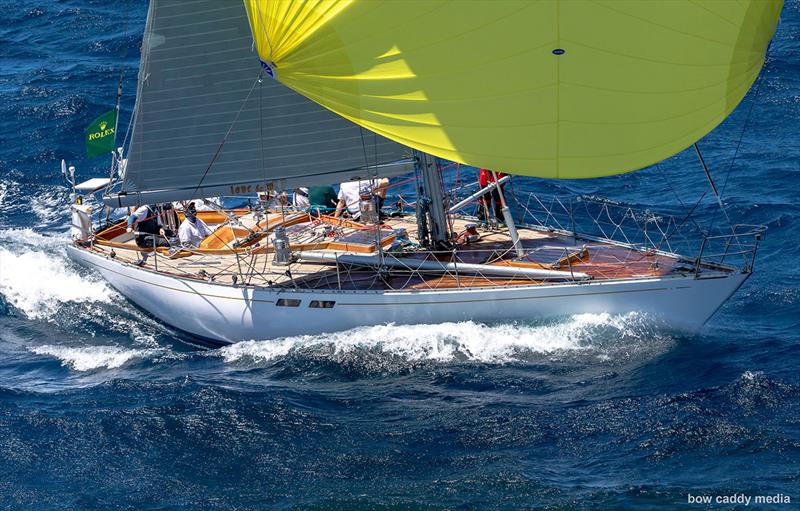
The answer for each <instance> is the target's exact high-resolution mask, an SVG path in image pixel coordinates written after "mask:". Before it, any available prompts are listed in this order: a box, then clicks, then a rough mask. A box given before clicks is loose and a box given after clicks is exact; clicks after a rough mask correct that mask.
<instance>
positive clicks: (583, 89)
mask: <svg viewBox="0 0 800 511" xmlns="http://www.w3.org/2000/svg"><path fill="white" fill-rule="evenodd" d="M781 5H782V2H781V1H779V0H766V1H760V0H743V1H740V2H706V1H701V0H696V1H689V0H686V1H683V0H676V1H673V2H663V3H651V2H647V3H645V2H612V1H599V2H589V1H580V0H570V1H559V0H551V1H542V2H530V3H527V2H502V1H491V2H489V1H486V2H482V1H479V2H445V1H436V0H432V1H425V2H374V1H365V0H349V1H348V0H341V1H330V2H302V1H290V0H282V1H271V0H244V1H242V0H192V1H188V2H187V1H185V0H181V1H177V0H151V2H150V6H149V11H148V16H147V23H146V28H145V32H144V38H143V43H142V58H141V64H140V70H139V77H138V87H137V99H136V104H135V108H134V114H133V120H132V123H131V128H130V132H129V137H128V136H126V138H125V142H124V143H123V144H122V146H123V147H122V148H120V150H115V151H113V154H112V159H113V164H112V171H111V175H110V177H108V178H95V179H91V180H89V181H86V182H82V183H75V181H74V179H72V181H71V182H72V183H73V186H74V192H75V196H76V203H75V204H73V206H72V209H73V227H72V241H71V243H70V244H69V246H68V253H69V256H70V257H71V258H72V259H73V260H75V261H77V262H78V263H79V264H81V265H83V266H85V267H87V268H91V269H92V270H95V271H97V272H99V273H100V274H101V275H102V276H103V277H104V278H105V279H106V280H107V281H108V282H109V283H110V284H111V285H112V286H113V287H114V288H115V289H117V290H118V291H119V292H120V293H121V294H123V295H124V296H125V297H127V298H128V299H129V300H130V301H131V302H133V303H135V304H136V305H138V306H139V307H141V308H142V309H144V310H146V311H147V312H149V313H150V314H152V315H153V316H155V317H157V318H158V319H160V320H161V321H163V322H165V323H167V324H169V325H172V326H174V327H175V328H177V329H180V330H182V331H184V332H187V333H189V334H191V335H193V336H195V337H197V338H199V339H203V340H206V341H208V342H211V343H214V344H225V343H232V342H237V341H242V340H249V339H270V338H278V337H283V336H291V335H299V334H318V333H324V332H334V331H340V330H345V329H349V328H353V327H357V326H363V325H374V324H388V323H394V324H426V323H440V322H456V321H464V320H474V321H516V320H535V319H544V318H552V317H558V316H563V315H569V314H578V313H628V312H641V313H644V314H646V315H647V317H652V318H654V320H656V321H659V322H662V323H664V324H666V325H668V326H669V327H672V328H679V329H684V330H689V331H694V330H697V329H699V328H700V327H701V326H702V325H703V324H704V323H705V322H706V321H707V320H708V319H709V318H710V317H711V316H712V315H713V314H714V312H715V311H716V310H717V309H718V308H719V307H720V306H721V305H722V304H723V303H724V302H725V300H726V299H727V298H728V297H730V296H731V295H732V294H733V293H734V292H735V291H736V290H737V289H738V288H739V287H740V286H741V285H742V283H743V282H744V281H745V280H746V279H747V278H748V276H749V275H750V274H751V272H752V269H753V262H754V260H755V254H756V250H757V247H758V240H759V239H760V235H761V232H762V231H763V228H762V227H759V226H741V225H735V226H731V227H730V229H729V230H728V231H726V232H725V233H723V234H720V235H713V236H712V235H710V234H706V235H705V236H703V237H701V239H700V240H699V246H698V247H695V250H694V251H693V252H691V251H680V250H678V248H677V245H676V243H675V241H676V239H678V238H679V237H680V235H681V234H682V231H683V228H684V227H685V221H679V220H670V219H667V217H663V216H656V215H653V214H651V213H645V214H640V213H636V212H634V211H633V210H631V209H629V208H627V207H625V206H624V205H621V204H617V203H614V202H613V201H593V200H589V199H585V198H584V199H582V200H579V201H574V202H573V201H566V200H563V199H559V198H555V197H550V198H544V197H542V196H537V195H533V194H525V195H522V194H516V193H513V194H512V193H511V192H510V191H509V190H507V189H506V188H505V184H504V183H505V182H507V181H508V180H509V179H511V177H510V176H506V177H501V175H500V174H498V173H497V172H500V171H502V172H503V173H505V174H509V175H513V176H515V177H514V179H523V178H524V176H534V177H541V178H554V179H558V178H561V179H574V178H592V177H600V176H606V175H612V174H618V173H622V172H628V171H633V170H636V169H639V168H642V167H645V166H648V165H651V164H653V163H656V162H658V161H660V160H663V159H665V158H668V157H670V156H671V155H673V154H676V153H678V152H680V151H682V150H683V149H685V148H687V147H690V146H691V145H692V144H694V143H695V142H697V140H698V139H700V138H701V137H703V136H704V135H705V134H706V133H708V132H709V131H710V130H711V129H713V128H714V127H715V126H716V125H718V124H719V123H720V122H721V121H722V120H723V119H724V118H725V117H726V116H727V115H728V114H730V112H731V111H732V110H733V109H734V108H735V107H736V105H737V104H738V103H739V102H740V101H741V100H742V98H743V97H744V96H745V94H746V93H747V91H748V90H749V88H750V87H751V85H752V84H753V82H754V81H755V80H756V78H757V77H758V75H759V73H760V70H761V67H762V65H763V63H764V59H765V54H766V51H767V46H768V43H769V41H770V39H771V37H772V34H773V33H774V30H775V27H776V25H777V21H778V16H779V14H780V10H781ZM448 162H453V163H448ZM62 165H63V164H62ZM462 165H464V166H474V167H480V168H484V169H490V170H488V171H487V172H490V173H491V175H492V178H493V179H492V180H491V181H490V182H489V183H488V184H487V186H484V187H480V186H477V185H476V184H473V183H472V182H471V181H473V179H464V178H462V179H461V181H460V182H461V185H458V186H454V187H453V189H447V186H446V185H448V184H451V185H452V184H454V183H453V181H454V180H453V178H452V172H453V170H452V169H461V168H462V167H461V166H462ZM457 171H459V170H457ZM495 171H497V172H495ZM73 173H74V171H71V172H66V174H67V175H68V177H69V176H71V175H72V174H73ZM402 175H406V176H413V177H410V178H408V179H407V180H412V182H413V188H414V190H415V193H414V194H413V195H414V196H413V197H409V196H405V197H402V198H398V200H397V203H394V201H389V202H392V204H391V206H388V207H386V208H384V211H379V209H380V208H379V207H378V204H379V203H378V201H377V199H376V197H375V196H374V195H372V194H370V193H367V194H365V195H364V196H362V197H360V198H359V201H360V204H359V211H360V212H361V215H360V216H359V218H358V219H352V218H349V219H348V218H342V217H340V216H336V215H334V214H332V213H333V212H332V211H329V210H326V209H325V208H319V207H317V208H314V207H311V208H305V209H300V208H292V207H289V206H287V205H285V204H281V203H276V204H272V205H269V204H266V203H265V201H264V200H262V199H263V198H264V197H270V196H274V195H275V194H279V193H281V192H284V191H290V190H292V189H293V188H297V187H301V186H302V187H306V186H314V185H323V184H330V183H340V182H346V181H367V180H374V179H377V178H395V179H394V183H397V179H396V178H397V176H402ZM709 177H710V176H709ZM456 181H458V178H456ZM465 181H470V183H469V185H468V186H465V185H464V182H465ZM712 184H713V182H712ZM390 186H391V185H390ZM390 195H391V194H390ZM395 195H396V194H395ZM406 195H407V194H406ZM220 196H245V197H251V198H252V199H251V200H250V202H249V203H247V206H246V207H241V208H233V209H231V208H226V207H224V203H220V202H219V201H216V200H210V199H208V198H210V197H220ZM78 197H79V198H78ZM92 197H96V200H97V201H98V202H97V204H95V205H94V206H92V200H91V198H92ZM186 201H202V203H203V204H205V205H207V206H208V207H209V208H210V209H207V210H206V211H200V212H198V217H199V218H200V219H201V220H203V221H204V222H205V223H206V224H208V226H209V227H210V229H211V230H212V231H213V232H212V233H211V235H209V236H207V237H206V238H205V239H203V240H202V242H201V243H200V245H199V246H197V247H193V246H182V245H181V244H180V243H179V242H178V241H177V240H173V239H169V240H167V242H168V243H167V246H155V245H154V246H153V247H148V246H144V247H142V246H139V245H137V243H136V242H135V238H136V235H137V233H136V232H131V230H130V229H128V224H127V222H126V220H125V218H124V216H123V217H122V218H120V219H119V220H118V221H113V218H114V212H115V211H119V210H120V208H122V209H123V211H125V210H124V208H136V207H139V206H141V205H159V204H166V203H176V204H181V203H184V204H185V203H186ZM492 201H497V202H498V210H499V211H500V213H499V218H495V217H494V215H493V214H492V211H491V209H492V208H487V207H486V206H487V204H489V203H491V202H492ZM154 210H155V211H163V210H162V209H160V208H159V207H155V208H154ZM476 210H477V211H478V212H482V215H480V217H479V216H476ZM579 213H583V214H584V216H585V218H583V219H582V218H580V217H579ZM125 214H126V215H127V211H125ZM159 214H161V213H159ZM184 218H185V213H183V212H179V213H178V219H177V221H179V222H180V221H183V220H184ZM587 219H588V220H587ZM163 221H164V222H167V219H166V218H163Z"/></svg>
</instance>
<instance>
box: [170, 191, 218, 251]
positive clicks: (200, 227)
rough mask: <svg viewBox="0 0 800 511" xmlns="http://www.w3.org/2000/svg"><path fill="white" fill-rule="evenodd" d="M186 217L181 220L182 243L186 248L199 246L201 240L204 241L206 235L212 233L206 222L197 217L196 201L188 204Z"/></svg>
mask: <svg viewBox="0 0 800 511" xmlns="http://www.w3.org/2000/svg"><path fill="white" fill-rule="evenodd" d="M184 213H185V214H186V218H185V219H184V220H183V222H181V226H180V228H179V229H178V238H179V239H180V240H181V245H183V246H184V247H186V248H197V247H199V246H200V242H201V241H203V240H204V239H205V238H206V236H209V235H210V234H211V232H212V231H211V229H210V228H209V227H208V226H207V225H206V223H205V222H203V221H202V220H200V219H199V218H197V208H196V207H195V205H194V203H191V202H190V203H189V205H188V206H186V211H185V212H184Z"/></svg>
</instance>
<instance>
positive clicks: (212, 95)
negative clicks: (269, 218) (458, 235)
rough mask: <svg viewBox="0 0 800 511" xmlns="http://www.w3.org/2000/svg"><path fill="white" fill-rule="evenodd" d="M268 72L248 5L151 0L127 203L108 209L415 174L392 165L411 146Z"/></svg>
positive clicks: (122, 199)
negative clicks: (321, 103)
mask: <svg viewBox="0 0 800 511" xmlns="http://www.w3.org/2000/svg"><path fill="white" fill-rule="evenodd" d="M263 74H264V72H263V70H262V68H261V66H260V64H259V59H258V55H257V54H256V53H255V51H254V50H253V40H252V36H251V32H250V27H249V24H248V21H247V14H246V11H245V7H244V5H243V3H242V2H241V0H195V1H192V2H186V1H176V0H153V1H151V3H150V10H149V12H148V19H147V26H146V29H145V34H144V40H143V47H142V62H141V66H140V70H139V85H138V93H137V106H136V110H135V119H134V125H133V132H132V135H131V144H130V149H129V152H128V164H127V170H126V172H125V177H124V183H123V189H122V192H123V193H121V194H119V195H116V194H115V195H113V196H109V197H107V198H106V201H107V202H108V203H111V204H115V205H130V204H136V203H142V202H151V201H152V202H155V201H166V200H178V199H187V198H193V197H204V196H215V195H230V194H238V193H252V192H255V191H259V190H263V189H265V188H266V187H270V186H275V187H285V186H295V185H313V184H323V183H334V182H337V181H344V180H349V179H353V178H357V177H366V176H373V175H375V173H376V172H377V173H378V174H379V175H392V174H393V173H395V174H396V173H402V172H406V171H408V170H410V169H411V167H410V166H408V165H407V164H406V165H391V164H389V163H390V162H395V161H397V160H401V159H403V158H405V157H408V156H409V155H410V151H409V150H408V149H407V148H405V147H403V146H401V145H399V144H397V143H395V142H392V141H389V140H387V139H385V138H383V137H381V136H378V135H375V134H373V133H371V132H369V131H367V130H364V129H363V128H361V127H359V126H357V125H355V124H353V123H351V122H350V121H347V120H345V119H343V118H341V117H339V116H338V115H336V114H334V113H332V112H330V111H328V110H326V109H324V108H322V107H321V106H319V105H317V104H315V103H314V102H312V101H310V100H309V99H306V98H305V97H303V96H301V95H299V94H297V93H295V92H294V91H292V90H290V89H288V88H286V87H285V86H283V85H281V84H280V83H278V82H275V81H274V80H272V79H271V78H269V77H267V78H266V79H263V80H259V76H260V75H263ZM223 140H224V141H225V142H224V144H223ZM385 164H388V165H385ZM376 166H377V167H376ZM376 168H377V169H378V170H376Z"/></svg>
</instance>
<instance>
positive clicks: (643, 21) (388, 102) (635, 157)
mask: <svg viewBox="0 0 800 511" xmlns="http://www.w3.org/2000/svg"><path fill="white" fill-rule="evenodd" d="M245 3H246V4H247V7H248V13H249V15H250V21H251V24H252V29H253V35H254V37H255V41H256V46H257V48H258V52H259V54H260V56H261V59H262V60H263V61H264V63H265V65H267V66H269V67H271V68H272V69H273V72H274V74H275V77H276V78H277V80H279V81H281V82H282V83H284V84H286V85H287V86H289V87H291V88H292V89H294V90H296V91H298V92H300V93H301V94H304V95H305V96H307V97H309V98H311V99H313V100H314V101H316V102H318V103H320V104H322V105H324V106H326V107H328V108H330V109H331V110H333V111H334V112H337V113H339V114H340V115H342V116H344V117H346V118H348V119H351V120H352V121H354V122H357V123H359V124H361V125H362V126H365V127H367V128H369V129H370V130H372V131H375V132H377V133H380V134H382V135H384V136H387V137H389V138H391V139H393V140H396V141H397V142H400V143H401V144H405V145H408V146H410V147H413V148H415V149H419V150H421V151H424V152H427V153H430V154H434V155H437V156H440V157H444V158H448V159H450V160H455V161H459V162H462V163H467V164H471V165H475V166H480V167H489V168H493V169H495V170H500V171H504V172H508V173H514V174H522V175H530V176H539V177H556V178H587V177H595V176H604V175H610V174H615V173H621V172H626V171H630V170H635V169H638V168H641V167H644V166H647V165H650V164H652V163H655V162H657V161H660V160H662V159H664V158H667V157H669V156H671V155H673V154H676V153H678V152H679V151H681V150H682V149H684V148H686V147H688V146H690V145H691V144H692V143H693V142H695V141H697V140H698V139H700V138H701V137H702V136H704V135H705V134H706V133H708V132H709V131H711V130H712V129H713V128H714V127H715V126H716V125H717V124H719V123H720V122H721V121H722V120H723V119H724V118H725V117H726V116H727V115H728V114H729V113H730V112H731V111H732V110H733V109H734V108H735V107H736V105H737V104H738V103H739V102H740V101H741V99H742V98H743V97H744V95H745V93H746V92H747V90H748V89H749V87H750V86H751V84H752V83H753V81H754V80H755V78H756V77H757V76H758V73H759V71H760V69H761V66H762V64H763V62H764V55H765V52H766V49H767V45H768V43H769V41H770V38H771V37H772V34H773V33H774V31H775V27H776V24H777V21H778V16H779V14H780V10H781V5H782V1H781V0H670V1H632V0H539V1H535V2H534V1H527V2H521V1H517V0H511V1H505V0H491V1H469V2H455V1H452V0H405V1H402V2H400V1H385V2H379V1H371V0H327V1H314V0H308V1H306V0H245Z"/></svg>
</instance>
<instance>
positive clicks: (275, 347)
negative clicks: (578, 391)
mask: <svg viewBox="0 0 800 511" xmlns="http://www.w3.org/2000/svg"><path fill="white" fill-rule="evenodd" d="M636 322H637V320H636V319H634V316H633V315H623V316H612V315H610V314H579V315H575V316H572V317H571V318H568V319H567V320H565V321H561V322H557V323H551V324H545V325H524V324H501V325H485V324H481V323H474V322H472V321H466V322H461V323H443V324H439V325H403V326H396V325H379V326H371V327H361V328H356V329H353V330H348V331H345V332H339V333H334V334H328V335H318V336H297V337H288V338H283V339H277V340H272V341H247V342H240V343H236V344H232V345H230V346H226V347H224V348H221V349H220V350H218V353H219V354H220V355H221V356H222V357H223V359H224V360H225V361H226V362H229V363H230V362H237V361H240V360H248V359H249V360H256V361H271V360H275V359H278V358H280V357H285V356H287V355H289V354H290V353H292V352H300V351H313V352H318V353H319V352H325V353H327V354H328V356H330V357H331V358H334V359H336V358H339V356H340V355H342V354H345V353H347V352H353V351H359V350H362V351H364V350H368V351H373V352H374V351H377V352H380V353H383V354H387V355H394V356H399V357H402V358H404V359H406V360H409V361H421V360H430V361H436V362H450V361H474V362H482V363H508V362H515V361H519V360H523V359H524V358H525V355H526V354H527V355H530V354H536V353H539V354H552V353H562V352H574V351H581V350H588V349H590V348H592V347H593V345H592V341H593V337H594V336H595V335H596V334H602V333H603V331H605V330H611V332H612V334H613V336H614V337H620V336H622V335H626V334H627V333H630V332H628V331H629V329H630V328H631V326H632V324H633V323H636Z"/></svg>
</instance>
